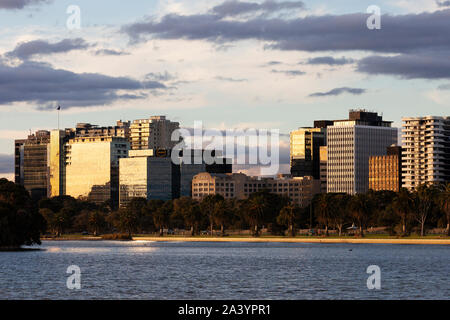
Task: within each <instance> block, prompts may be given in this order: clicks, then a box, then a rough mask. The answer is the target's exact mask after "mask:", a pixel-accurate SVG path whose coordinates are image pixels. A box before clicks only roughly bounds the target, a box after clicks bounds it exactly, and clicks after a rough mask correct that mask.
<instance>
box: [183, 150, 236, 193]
mask: <svg viewBox="0 0 450 320" xmlns="http://www.w3.org/2000/svg"><path fill="white" fill-rule="evenodd" d="M186 151H188V152H190V156H189V155H183V153H181V154H180V156H181V160H180V196H181V197H191V196H192V179H193V178H194V176H196V175H197V174H199V173H201V172H208V173H213V174H227V173H232V172H233V165H232V159H227V158H224V157H222V154H221V153H218V152H215V151H213V152H212V153H211V156H212V157H213V163H212V164H207V163H206V162H205V160H204V159H205V157H204V156H203V155H204V152H205V151H201V150H185V151H184V152H186ZM196 156H197V159H200V160H201V161H195V158H196ZM196 162H197V163H196ZM198 162H200V164H198Z"/></svg>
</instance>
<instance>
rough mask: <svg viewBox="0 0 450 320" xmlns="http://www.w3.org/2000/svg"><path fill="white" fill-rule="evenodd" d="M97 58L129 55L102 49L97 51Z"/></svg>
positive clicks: (123, 52)
mask: <svg viewBox="0 0 450 320" xmlns="http://www.w3.org/2000/svg"><path fill="white" fill-rule="evenodd" d="M95 55H96V56H125V55H129V53H128V52H125V51H118V50H113V49H100V50H97V51H95Z"/></svg>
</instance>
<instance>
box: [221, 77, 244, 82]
mask: <svg viewBox="0 0 450 320" xmlns="http://www.w3.org/2000/svg"><path fill="white" fill-rule="evenodd" d="M215 79H216V80H219V81H227V82H246V81H248V80H247V79H234V78H229V77H222V76H217V77H215Z"/></svg>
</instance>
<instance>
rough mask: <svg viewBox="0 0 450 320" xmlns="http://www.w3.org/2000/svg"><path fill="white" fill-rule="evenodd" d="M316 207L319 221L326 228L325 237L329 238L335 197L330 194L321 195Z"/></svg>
mask: <svg viewBox="0 0 450 320" xmlns="http://www.w3.org/2000/svg"><path fill="white" fill-rule="evenodd" d="M316 199H317V200H316V201H317V203H316V205H315V214H316V217H317V221H318V222H319V223H321V224H322V225H323V226H325V235H326V236H327V237H328V227H329V225H330V223H331V218H332V215H333V212H332V211H333V210H334V209H335V207H334V204H333V201H332V200H333V195H332V194H330V193H324V194H321V195H319V196H318V197H317V198H316Z"/></svg>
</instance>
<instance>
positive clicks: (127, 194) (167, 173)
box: [119, 149, 180, 207]
mask: <svg viewBox="0 0 450 320" xmlns="http://www.w3.org/2000/svg"><path fill="white" fill-rule="evenodd" d="M119 161H120V166H119V169H120V170H119V171H120V179H119V181H120V182H119V185H120V187H119V189H120V206H121V207H123V206H126V205H127V204H128V203H129V202H130V201H131V200H132V199H133V198H145V199H147V200H164V201H167V200H172V199H176V198H178V197H179V188H180V187H179V180H180V176H179V175H180V173H179V171H180V169H179V166H177V165H175V164H173V163H172V159H171V158H170V157H156V155H155V152H154V150H152V149H149V150H131V151H129V158H123V159H120V160H119Z"/></svg>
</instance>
